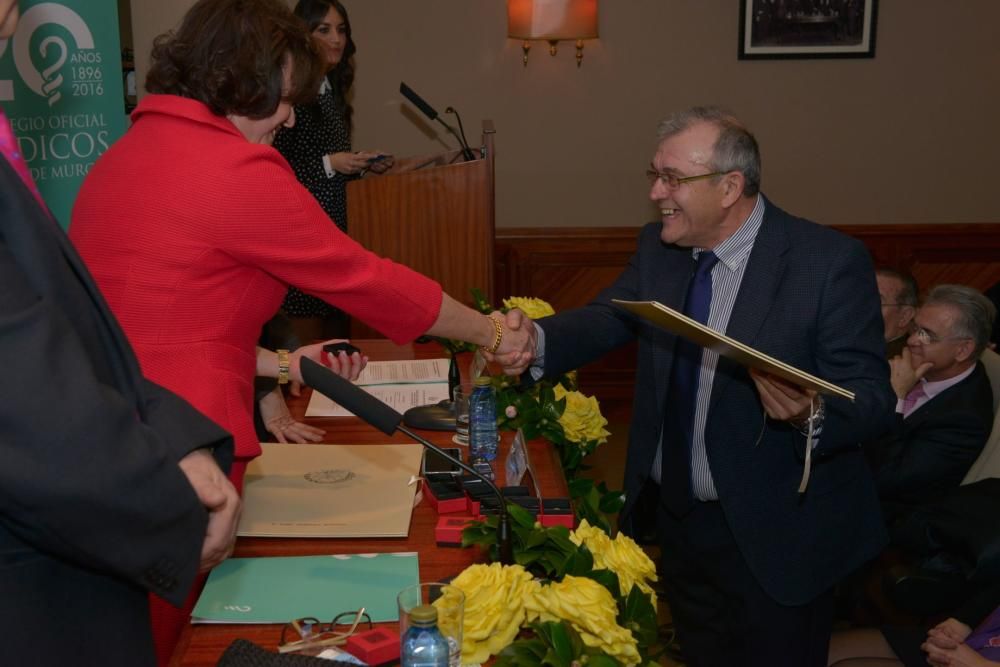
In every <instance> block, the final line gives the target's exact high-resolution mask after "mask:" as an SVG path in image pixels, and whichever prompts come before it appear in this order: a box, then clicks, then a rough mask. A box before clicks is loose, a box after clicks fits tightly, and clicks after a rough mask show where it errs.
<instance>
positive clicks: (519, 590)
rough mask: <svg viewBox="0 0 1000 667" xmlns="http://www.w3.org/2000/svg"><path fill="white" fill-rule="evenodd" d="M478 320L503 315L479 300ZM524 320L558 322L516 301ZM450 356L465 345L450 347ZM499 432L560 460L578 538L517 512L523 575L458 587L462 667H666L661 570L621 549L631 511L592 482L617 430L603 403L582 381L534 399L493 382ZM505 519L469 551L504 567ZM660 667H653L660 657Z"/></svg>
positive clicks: (507, 569)
mask: <svg viewBox="0 0 1000 667" xmlns="http://www.w3.org/2000/svg"><path fill="white" fill-rule="evenodd" d="M472 294H473V297H474V299H475V303H476V306H477V308H478V309H479V310H480V311H482V312H484V313H487V314H488V313H491V312H494V311H495V310H496V309H495V308H494V307H493V306H492V305H491V304H490V303H489V302H488V301H486V299H485V298H484V297H483V295H482V293H481V292H479V291H478V290H475V289H474V290H472ZM512 308H518V309H520V310H522V311H523V312H524V313H525V314H526V315H528V316H529V317H531V318H532V319H533V320H537V319H541V318H543V317H548V316H550V315H553V314H555V310H554V309H553V308H552V306H551V305H550V304H548V303H547V302H545V301H543V300H542V299H536V298H529V297H510V298H508V299H504V300H503V307H502V308H501V309H500V310H501V311H502V312H505V313H506V312H507V311H508V310H510V309H512ZM441 343H442V344H443V345H444V346H445V347H446V348H447V349H449V350H450V351H452V352H457V351H461V350H464V349H472V348H467V347H465V344H464V343H460V342H457V341H451V340H442V341H441ZM493 385H494V387H495V389H496V395H497V426H498V427H499V428H503V429H509V430H517V429H521V430H522V431H523V433H524V436H525V438H527V439H529V440H530V439H532V438H536V437H543V438H545V439H547V440H548V441H549V442H551V443H552V444H553V445H554V446H555V447H556V449H557V450H558V451H559V455H560V462H561V464H562V467H563V471H564V473H565V475H566V480H567V482H568V485H569V489H570V496H571V498H572V500H573V506H574V509H575V512H576V516H577V519H578V521H579V526H578V528H577V529H576V530H575V531H570V530H569V529H567V528H565V527H564V526H553V527H544V526H542V525H540V524H538V523H537V522H536V521H535V519H534V517H533V516H532V515H531V514H529V513H528V512H527V511H526V510H524V509H523V508H521V507H519V506H517V505H513V504H511V505H508V513H509V515H510V518H511V537H512V542H513V551H514V560H515V563H516V564H515V565H509V566H503V565H500V564H499V563H497V562H493V563H492V564H490V565H472V566H470V567H468V568H466V570H465V571H463V572H462V573H461V574H459V576H458V577H457V578H456V579H454V580H453V581H452V584H453V585H454V586H455V587H457V588H458V589H461V590H462V591H463V592H464V594H465V596H466V603H465V605H466V606H465V622H464V626H463V645H462V659H463V662H469V663H477V662H482V661H484V660H486V659H487V658H489V657H490V656H493V655H495V656H497V661H496V664H497V665H498V666H501V667H520V666H522V665H524V666H527V665H532V666H535V665H541V664H544V665H554V666H560V667H563V666H564V667H571V666H573V665H579V664H581V663H584V662H585V663H586V664H588V665H592V666H597V667H603V666H608V667H612V666H616V665H618V666H621V665H627V666H632V665H642V666H644V667H645V666H646V665H655V664H656V662H655V658H656V657H657V656H655V655H653V652H654V648H655V644H656V640H657V627H656V595H655V593H654V591H653V589H652V586H651V582H655V581H656V568H655V566H654V565H653V563H652V561H651V560H650V559H649V557H648V556H646V554H645V552H643V551H642V549H641V548H639V546H638V545H636V544H635V542H633V541H632V540H631V539H630V538H629V537H627V536H625V535H622V534H619V535H617V536H615V537H614V538H612V537H611V536H610V533H611V525H610V522H609V520H608V515H609V514H614V513H616V512H618V511H619V510H620V509H621V507H622V505H623V504H624V500H625V498H624V494H623V493H622V492H621V491H611V490H609V489H608V488H607V487H606V485H605V484H604V483H600V484H594V482H593V481H592V480H591V479H588V478H586V477H581V476H580V473H581V472H582V471H585V470H586V469H587V466H586V464H585V463H584V461H585V459H586V457H587V456H588V455H590V454H591V453H593V452H594V451H595V450H596V449H597V447H599V446H600V445H602V444H604V443H605V442H607V439H608V436H609V435H610V433H609V432H608V430H607V426H608V421H607V419H605V418H604V416H603V415H602V414H601V406H600V404H599V403H598V401H597V399H596V398H595V397H593V396H586V395H584V394H583V393H581V392H580V391H579V390H578V386H577V381H576V373H575V372H571V373H567V374H565V375H563V376H561V377H559V378H555V379H542V380H540V381H538V382H536V383H534V384H532V385H531V386H529V387H527V388H526V387H524V386H523V385H522V384H521V382H520V381H519V379H517V378H511V377H507V376H499V377H494V378H493ZM496 530H497V517H495V516H494V517H489V518H487V519H486V520H484V521H478V522H472V523H470V524H469V526H468V527H466V528H465V530H464V531H463V532H462V544H463V546H471V545H479V546H481V547H483V548H486V549H488V550H489V552H490V556H491V560H493V561H496V560H497V557H498V550H497V537H496ZM651 656H652V657H651Z"/></svg>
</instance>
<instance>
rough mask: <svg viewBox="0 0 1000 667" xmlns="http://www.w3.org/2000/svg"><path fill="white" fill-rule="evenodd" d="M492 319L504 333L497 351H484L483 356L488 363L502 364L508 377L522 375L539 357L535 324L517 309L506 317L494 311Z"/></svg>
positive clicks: (509, 312) (491, 315)
mask: <svg viewBox="0 0 1000 667" xmlns="http://www.w3.org/2000/svg"><path fill="white" fill-rule="evenodd" d="M490 317H491V318H493V319H495V320H497V321H498V322H500V324H501V325H502V326H503V329H504V331H503V336H502V338H501V340H500V346H499V347H498V348H497V350H496V351H495V352H488V351H486V350H483V355H484V356H485V357H486V360H487V361H490V362H495V363H497V364H500V366H501V367H502V368H503V372H504V373H505V374H506V375H520V374H521V373H523V372H524V371H525V370H527V369H528V367H529V366H531V364H532V362H533V361H534V360H535V357H536V356H537V351H538V350H537V346H538V330H537V329H536V328H535V323H534V322H533V321H532V319H531V318H530V317H528V316H527V315H525V314H524V313H523V312H522V311H520V310H518V309H517V308H514V309H512V310H510V311H508V312H507V314H506V315H504V314H503V313H501V312H500V311H494V312H493V313H491V314H490Z"/></svg>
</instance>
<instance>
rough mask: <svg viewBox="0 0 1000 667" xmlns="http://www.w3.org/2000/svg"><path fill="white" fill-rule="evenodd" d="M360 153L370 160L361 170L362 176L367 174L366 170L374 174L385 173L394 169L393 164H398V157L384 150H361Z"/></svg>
mask: <svg viewBox="0 0 1000 667" xmlns="http://www.w3.org/2000/svg"><path fill="white" fill-rule="evenodd" d="M359 155H364V156H366V158H367V160H368V165H367V168H366V169H362V170H361V175H362V176H364V175H365V172H366V171H370V172H372V173H373V174H384V173H385V172H387V171H389V170H390V169H392V165H394V164H396V159H395V158H394V157H393V156H391V155H389V154H388V153H384V152H382V151H374V152H370V151H361V152H360V153H359Z"/></svg>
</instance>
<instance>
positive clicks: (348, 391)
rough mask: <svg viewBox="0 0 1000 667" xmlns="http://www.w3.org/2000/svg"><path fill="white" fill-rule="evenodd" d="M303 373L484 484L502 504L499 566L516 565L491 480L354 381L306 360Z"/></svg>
mask: <svg viewBox="0 0 1000 667" xmlns="http://www.w3.org/2000/svg"><path fill="white" fill-rule="evenodd" d="M300 370H301V371H302V379H303V380H305V383H306V384H307V385H309V386H310V387H312V388H313V390H314V391H318V392H319V393H321V394H323V395H324V396H326V397H327V398H329V399H330V400H332V401H336V402H337V403H339V404H340V405H342V406H343V407H345V408H347V409H348V410H350V411H351V412H352V413H353V414H354V415H355V416H357V417H360V418H361V419H362V420H364V421H365V422H367V423H368V424H369V425H371V426H374V427H375V428H377V429H378V430H380V431H382V432H383V433H385V434H386V435H392V434H393V433H395V432H396V431H400V432H402V433H405V434H406V435H408V436H410V437H411V438H413V439H414V440H416V441H417V442H419V443H420V444H421V445H423V446H424V447H426V448H427V449H429V450H431V451H432V452H435V453H436V454H438V455H439V456H442V457H444V458H445V459H447V460H449V461H451V462H452V463H454V464H455V465H457V466H458V467H459V468H461V469H462V470H464V471H466V472H467V473H469V474H470V475H472V476H473V477H475V478H476V479H478V480H480V481H481V482H483V483H485V484H486V486H487V487H489V489H490V490H491V491H492V492H493V493H494V494H495V495H496V497H497V500H498V501H499V502H500V514H499V523H498V524H497V548H498V550H499V553H500V563H501V564H503V565H513V563H514V546H513V544H512V543H511V536H510V517H509V516H508V514H507V501H506V499H505V498H504V496H503V493H501V492H500V489H498V488H497V485H496V484H494V483H493V481H492V480H490V479H489V478H487V477H486V476H485V475H483V474H482V473H481V472H479V471H478V470H476V469H475V468H473V467H472V466H470V465H466V464H465V463H464V462H463V461H462V460H461V459H459V458H456V457H454V456H452V455H451V454H448V453H447V452H445V451H444V450H443V449H441V448H440V447H438V446H437V445H435V444H433V443H431V442H429V441H428V440H427V439H425V438H422V437H421V436H419V435H417V434H416V433H413V432H412V431H410V430H409V429H408V428H406V427H405V426H403V425H402V424H401V423H400V422H402V421H403V416H402V415H401V414H399V413H398V412H396V411H395V410H393V409H392V407H390V406H388V405H386V404H385V403H383V402H382V401H380V400H378V399H377V398H375V397H374V396H372V395H371V394H369V393H368V392H366V391H364V390H363V389H359V388H358V387H357V386H355V385H354V384H353V383H352V382H349V381H347V380H345V379H344V378H342V377H340V376H339V375H337V374H336V373H334V372H333V371H331V370H330V369H329V368H327V367H326V366H323V365H321V364H317V363H316V362H315V361H313V360H312V359H307V358H305V357H303V358H302V359H301V360H300Z"/></svg>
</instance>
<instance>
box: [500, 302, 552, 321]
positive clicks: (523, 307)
mask: <svg viewBox="0 0 1000 667" xmlns="http://www.w3.org/2000/svg"><path fill="white" fill-rule="evenodd" d="M503 305H504V307H505V308H517V309H518V310H520V311H521V312H523V313H524V314H525V315H527V316H528V317H530V318H531V319H533V320H537V319H539V318H541V317H548V316H549V315H555V314H556V311H555V310H554V309H553V308H552V306H550V305H549V304H548V302H547V301H542V300H541V299H534V298H531V297H528V296H512V297H510V298H509V299H504V300H503Z"/></svg>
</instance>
